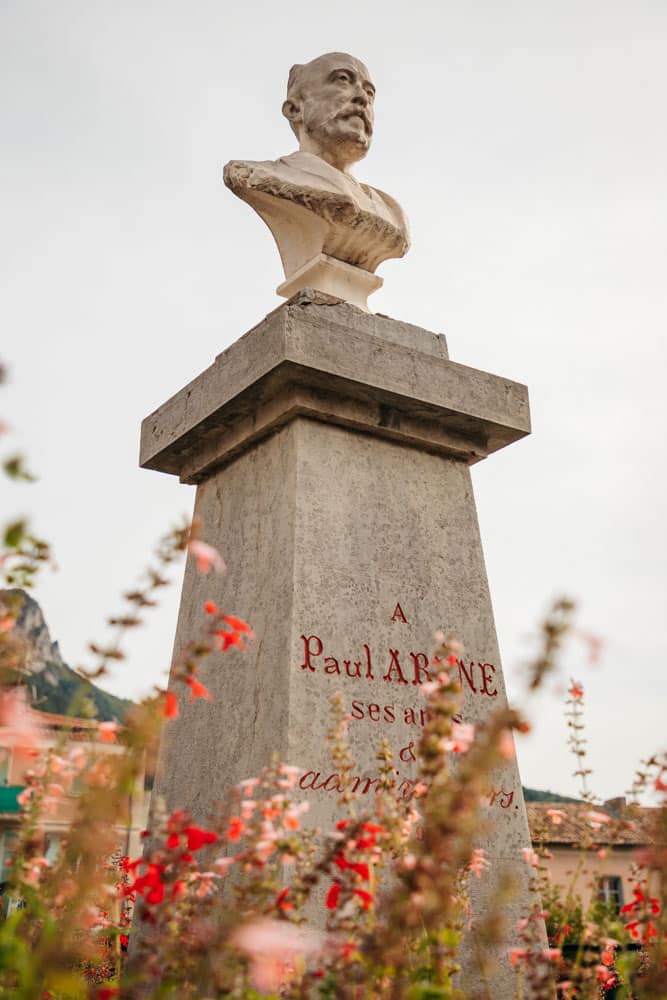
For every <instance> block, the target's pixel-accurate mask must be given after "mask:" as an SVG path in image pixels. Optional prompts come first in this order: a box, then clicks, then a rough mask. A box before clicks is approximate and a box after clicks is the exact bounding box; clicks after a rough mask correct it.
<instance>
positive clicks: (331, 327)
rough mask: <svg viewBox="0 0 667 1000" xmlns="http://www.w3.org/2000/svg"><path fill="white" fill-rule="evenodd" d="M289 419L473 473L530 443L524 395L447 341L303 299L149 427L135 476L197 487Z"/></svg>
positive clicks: (279, 312)
mask: <svg viewBox="0 0 667 1000" xmlns="http://www.w3.org/2000/svg"><path fill="white" fill-rule="evenodd" d="M296 417H305V418H311V419H314V420H319V421H324V422H326V423H330V424H337V425H339V426H342V427H347V428H349V429H352V430H356V431H359V432H361V433H366V434H373V435H376V436H379V437H383V438H386V439H389V440H394V441H397V442H400V443H403V444H406V445H410V446H412V447H416V448H419V449H421V450H426V451H430V452H436V453H441V454H445V455H448V456H450V457H454V458H457V459H459V460H461V461H463V462H465V463H467V464H472V463H474V462H478V461H480V460H481V459H483V458H486V457H487V455H490V454H491V453H493V452H494V451H497V450H499V449H500V448H503V447H505V446H506V445H508V444H511V443H512V442H513V441H517V440H519V439H520V438H522V437H524V436H525V435H527V434H529V433H530V414H529V405H528V390H527V389H526V387H525V386H523V385H521V384H519V383H517V382H511V381H509V380H507V379H504V378H500V377H498V376H496V375H490V374H488V373H486V372H482V371H478V370H477V369H475V368H469V367H466V366H465V365H460V364H457V363H456V362H453V361H450V360H449V359H448V355H447V347H446V343H445V338H444V337H443V336H442V335H438V334H434V333H431V332H429V331H427V330H423V329H421V328H420V327H414V326H411V325H410V324H406V323H401V322H399V321H396V320H392V319H389V318H387V317H383V316H378V315H372V314H371V315H369V314H367V313H364V312H362V311H361V310H360V309H357V308H355V307H354V306H350V305H347V304H344V303H341V302H339V301H337V300H334V299H330V298H328V297H326V296H322V295H321V294H320V293H314V294H313V293H303V292H302V293H300V294H299V295H298V296H296V297H295V298H294V299H292V300H290V301H289V302H287V303H285V304H284V305H281V306H280V307H279V308H278V309H276V310H275V311H274V312H272V313H270V314H269V315H268V316H267V317H266V318H265V319H264V320H263V321H262V322H261V323H259V324H258V325H257V326H256V327H254V328H253V329H252V330H250V331H248V333H246V334H245V335H244V336H242V337H241V338H240V339H239V340H237V341H236V342H235V343H234V344H232V345H231V346H230V347H229V348H227V350H225V351H223V352H222V353H221V354H220V355H219V356H218V357H217V358H216V360H215V361H214V362H213V364H212V365H211V366H210V367H209V368H207V369H206V370H205V371H204V372H202V374H201V375H199V376H198V377H197V378H196V379H195V380H194V381H193V382H191V383H190V384H189V385H187V386H185V388H183V389H181V390H180V392H178V393H176V395H175V396H172V398H171V399H169V400H168V401H167V402H166V403H164V404H163V405H162V406H160V407H159V408H158V409H157V410H155V411H154V412H153V413H152V414H150V416H148V417H146V419H145V420H144V421H143V424H142V432H141V453H140V464H141V465H142V467H143V468H149V469H156V470H159V471H161V472H167V473H171V474H173V475H178V476H179V477H180V479H181V481H183V482H187V483H198V482H201V481H202V480H203V479H205V478H206V477H207V476H208V475H210V474H211V472H212V471H213V470H215V469H216V468H219V467H221V466H222V465H225V464H226V463H228V462H230V461H232V460H233V459H234V458H236V457H238V455H240V454H242V453H243V452H244V451H245V450H247V449H248V448H250V447H252V446H253V445H254V444H255V443H256V442H258V441H259V440H261V439H262V438H265V437H267V436H269V435H271V434H272V433H274V432H275V431H277V430H279V429H280V428H281V427H283V426H285V424H287V423H289V422H290V421H291V420H293V419H295V418H296Z"/></svg>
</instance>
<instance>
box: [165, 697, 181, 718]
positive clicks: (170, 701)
mask: <svg viewBox="0 0 667 1000" xmlns="http://www.w3.org/2000/svg"><path fill="white" fill-rule="evenodd" d="M162 714H163V715H164V717H165V719H177V718H178V698H177V697H176V695H175V694H174V692H173V691H165V692H164V705H163V706H162Z"/></svg>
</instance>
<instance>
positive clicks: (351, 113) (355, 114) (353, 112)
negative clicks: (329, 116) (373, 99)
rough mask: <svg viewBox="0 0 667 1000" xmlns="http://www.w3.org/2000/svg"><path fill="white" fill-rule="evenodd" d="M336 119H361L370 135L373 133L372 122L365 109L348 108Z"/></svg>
mask: <svg viewBox="0 0 667 1000" xmlns="http://www.w3.org/2000/svg"><path fill="white" fill-rule="evenodd" d="M336 118H342V119H345V118H361V120H362V121H363V123H364V125H365V126H366V131H367V132H368V133H369V135H370V134H371V133H372V132H373V126H372V124H371V120H370V118H369V117H368V115H367V114H366V112H365V111H364V109H363V108H346V109H345V111H341V112H339V114H337V115H336Z"/></svg>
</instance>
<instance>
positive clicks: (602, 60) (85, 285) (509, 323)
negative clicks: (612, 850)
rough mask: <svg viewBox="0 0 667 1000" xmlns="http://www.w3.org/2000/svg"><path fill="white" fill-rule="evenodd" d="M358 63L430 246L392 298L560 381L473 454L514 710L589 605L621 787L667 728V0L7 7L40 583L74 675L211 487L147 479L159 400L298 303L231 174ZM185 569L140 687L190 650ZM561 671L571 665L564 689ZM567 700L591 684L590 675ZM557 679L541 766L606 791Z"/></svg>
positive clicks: (25, 500) (540, 772)
mask: <svg viewBox="0 0 667 1000" xmlns="http://www.w3.org/2000/svg"><path fill="white" fill-rule="evenodd" d="M331 50H343V51H349V52H351V53H352V54H354V55H357V56H359V57H360V58H362V59H363V60H364V61H365V62H366V64H367V65H368V66H369V68H370V71H371V75H372V77H373V79H374V81H375V84H376V86H377V92H378V96H377V114H376V128H375V139H374V145H373V149H372V151H371V153H370V155H369V156H368V158H367V159H366V160H365V161H364V162H363V163H362V164H360V165H359V169H358V176H359V177H360V179H361V180H365V181H368V182H369V183H371V184H373V185H375V186H377V187H380V188H382V189H383V190H385V191H388V192H389V193H391V194H392V195H393V196H394V197H395V198H397V199H398V200H399V201H400V202H401V204H402V205H403V206H404V208H405V209H406V211H407V214H408V216H409V218H410V222H411V229H412V240H413V246H412V249H411V251H410V253H409V255H408V256H407V257H406V258H405V259H404V260H402V261H392V262H387V263H386V264H384V265H382V267H381V269H380V273H381V274H382V275H383V277H384V279H385V286H384V288H383V289H382V290H381V291H380V292H379V293H377V294H376V295H375V296H374V297H373V299H372V307H373V308H374V309H375V310H376V311H378V312H383V313H386V314H388V315H390V316H393V317H395V318H397V319H404V320H408V321H410V322H412V323H417V324H420V325H422V326H424V327H426V328H428V329H430V330H435V331H438V332H443V333H445V334H446V335H447V338H448V343H449V349H450V355H451V357H452V358H453V359H454V360H456V361H459V362H462V363H465V364H469V365H472V366H474V367H477V368H482V369H485V370H487V371H490V372H494V373H496V374H498V375H503V376H506V377H508V378H511V379H514V380H516V381H520V382H525V383H526V384H527V385H528V386H529V388H530V394H531V406H532V414H533V428H534V430H533V435H532V437H531V438H529V439H527V440H525V441H523V442H520V443H518V444H515V445H513V446H512V447H511V448H508V449H507V450H505V451H502V452H500V453H498V454H496V455H494V456H492V457H491V458H490V459H489V460H488V461H486V462H484V463H482V464H481V465H478V466H476V467H475V468H474V472H473V476H474V483H475V488H476V495H477V502H478V509H479V516H480V522H481V529H482V536H483V539H484V545H485V554H486V560H487V567H488V573H489V579H490V584H491V592H492V596H493V600H494V605H495V609H496V624H497V629H498V634H499V639H500V645H501V649H502V651H503V658H504V665H505V672H506V678H507V682H508V687H509V692H510V696H511V698H512V699H513V700H514V701H515V702H516V703H520V704H528V703H527V702H526V699H525V684H524V679H523V673H522V669H521V667H522V663H523V662H524V661H525V660H526V658H527V657H528V656H529V654H530V650H531V640H532V638H533V637H534V634H535V630H536V627H537V625H538V623H539V620H540V617H541V616H542V614H543V612H544V610H545V608H546V607H547V606H548V604H549V601H550V599H551V598H552V597H553V596H554V595H557V594H560V593H567V594H569V595H572V596H573V597H574V598H576V599H577V601H578V602H579V605H580V621H581V625H582V627H583V628H585V629H586V630H588V631H590V632H593V633H596V634H599V635H600V636H601V637H602V638H603V640H604V644H605V645H604V652H603V659H602V663H601V664H600V665H599V666H598V667H595V668H593V667H589V666H587V665H586V664H585V662H584V660H585V657H584V655H583V650H582V649H581V648H579V647H578V646H575V647H573V648H572V650H571V651H570V652H569V653H568V656H567V658H566V662H565V664H564V678H565V679H566V678H567V676H568V675H569V673H570V672H574V671H576V674H577V676H578V677H580V678H581V679H582V680H583V681H584V684H585V686H586V692H587V700H588V719H589V737H590V741H591V763H592V766H593V767H594V768H595V771H596V774H595V777H594V781H593V784H594V787H595V789H596V791H597V792H598V793H599V794H600V795H601V796H603V797H610V796H612V795H615V794H619V793H622V792H623V790H624V789H625V788H627V786H628V785H629V784H630V781H631V778H632V773H633V768H634V765H635V763H636V761H637V760H638V759H639V757H640V756H642V755H645V754H647V753H650V752H652V751H653V750H655V749H657V748H659V747H660V746H662V747H664V745H665V743H666V742H667V739H666V732H667V726H666V725H665V708H666V705H667V679H666V678H667V671H666V669H665V667H666V664H665V659H666V657H665V648H666V646H667V639H666V632H665V626H664V617H663V616H664V614H665V611H664V608H665V599H666V597H667V594H666V588H665V561H666V560H665V557H666V555H667V553H666V552H665V547H666V546H665V530H664V522H665V517H666V513H667V504H666V500H667V497H666V492H667V491H666V489H665V482H666V475H665V460H666V454H665V446H664V438H665V422H666V421H665V418H666V412H665V410H666V405H665V388H664V386H665V374H666V371H665V369H666V366H665V355H666V349H665V341H666V339H667V338H666V334H667V329H666V326H667V323H666V314H667V310H666V306H667V280H666V265H667V137H666V131H665V95H666V94H667V6H666V5H665V3H664V0H654V2H651V0H633V2H632V3H630V2H627V0H624V2H619V0H551V2H540V0H522V2H513V0H506V2H504V3H502V4H500V3H497V2H495V0H489V2H486V3H484V2H480V0H465V2H464V0H439V2H438V3H435V2H433V3H429V2H426V0H413V2H411V3H405V2H401V3H395V2H390V0H383V2H381V3H380V2H377V3H376V2H368V0H357V2H356V3H355V4H353V5H348V6H341V5H339V4H333V3H329V4H326V5H325V4H319V3H317V2H314V0H292V2H290V3H286V4H278V3H275V0H274V2H268V0H255V2H254V3H252V4H232V3H228V2H224V0H218V2H197V0H187V2H186V0H178V2H167V0H165V2H161V3H158V2H148V0H114V2H113V3H112V2H101V0H79V2H72V0H58V2H53V0H43V2H32V0H14V2H13V0H2V2H1V3H0V143H1V144H2V149H1V151H0V177H1V181H2V191H1V192H0V199H1V203H0V218H1V223H0V280H1V282H2V296H1V302H0V324H1V325H0V345H1V354H2V357H3V359H4V360H5V362H6V363H7V364H8V365H9V366H10V368H11V376H12V384H11V386H10V387H9V389H7V390H4V391H3V392H2V395H1V396H0V408H1V410H2V413H1V414H0V415H1V416H2V417H3V418H4V419H5V420H6V421H8V422H9V423H11V425H12V428H13V434H12V436H11V438H9V437H7V438H6V439H5V442H4V448H3V449H2V452H3V454H6V453H8V452H9V451H10V450H12V451H13V450H16V449H17V448H21V449H23V450H24V451H25V452H26V453H27V454H28V455H29V457H30V464H31V467H32V468H33V469H34V470H35V471H36V472H37V473H38V475H39V477H40V480H39V483H38V484H37V485H34V486H18V485H17V486H10V487H6V486H5V485H4V484H3V486H2V492H3V502H2V519H3V521H4V520H6V519H7V518H9V517H10V516H12V515H13V514H16V513H27V514H29V515H30V516H31V517H32V518H33V523H34V527H35V529H36V530H38V531H39V532H40V533H42V534H44V535H46V536H47V537H49V538H51V539H52V540H53V542H54V545H55V550H56V556H57V559H58V563H59V566H60V568H59V571H58V572H57V573H55V574H51V573H46V574H45V575H44V578H43V580H42V581H41V582H40V584H39V586H38V588H37V591H36V595H35V596H36V597H37V599H38V600H39V601H40V602H41V604H42V607H43V610H44V613H45V615H46V616H47V619H48V622H49V625H50V627H51V631H52V634H53V636H54V638H57V639H58V640H59V641H60V644H61V648H62V652H63V655H64V656H65V658H66V660H67V661H68V662H70V663H72V664H74V663H77V662H80V660H81V658H82V656H83V655H84V649H85V643H86V640H87V639H89V638H92V637H101V636H103V635H104V631H103V622H104V617H105V615H106V614H107V613H108V612H113V611H115V610H117V609H118V606H119V605H118V600H117V596H116V595H117V594H118V593H119V592H120V591H121V590H122V589H123V588H124V587H126V586H127V585H128V584H131V583H132V582H133V579H134V577H135V575H136V574H137V573H138V572H139V570H140V569H141V568H142V566H143V565H144V564H145V562H146V560H147V556H148V553H149V550H150V547H151V543H152V541H153V540H154V539H155V538H157V536H158V535H159V534H160V533H161V532H162V531H163V530H164V529H165V528H167V527H169V525H170V524H171V523H173V522H174V521H175V520H176V519H177V518H178V517H179V516H180V515H181V514H189V513H190V511H191V507H192V502H193V491H192V489H191V488H190V487H187V486H179V485H178V484H177V483H176V482H175V481H174V480H173V478H171V477H167V476H164V475H161V474H159V473H155V472H146V471H141V470H139V469H138V468H137V453H138V439H139V426H140V422H141V419H142V418H143V417H144V416H145V415H146V414H148V413H149V412H150V411H152V410H153V409H154V408H155V407H156V406H157V405H159V404H160V403H162V402H163V401H164V400H165V399H166V398H167V397H168V396H170V395H171V394H172V393H174V392H175V391H176V390H178V389H179V388H180V387H181V386H182V385H184V384H185V383H186V382H187V381H189V380H190V379H191V378H193V377H194V376H195V375H197V374H198V373H199V372H200V371H201V370H202V369H203V368H205V367H206V366H207V365H208V364H210V363H211V361H212V360H213V358H214V357H215V355H216V354H218V353H219V352H220V351H221V350H222V349H224V348H225V347H226V346H228V345H229V344H230V343H231V342H232V341H233V340H235V339H236V338H237V337H239V336H240V335H241V334H243V333H244V332H245V331H246V330H247V329H249V328H250V327H251V326H253V325H255V323H257V322H258V321H259V320H260V319H261V318H262V317H263V316H264V315H265V314H266V313H267V312H269V311H270V310H271V309H272V308H274V307H275V305H277V303H278V300H277V299H276V297H275V293H274V289H275V287H276V285H277V284H278V283H279V282H280V281H281V280H282V272H281V269H280V263H279V258H278V254H277V252H276V250H275V247H274V245H273V243H272V240H271V238H270V236H269V234H268V231H267V230H265V228H264V226H263V223H262V222H261V221H260V220H259V219H258V218H257V217H256V216H255V215H254V213H252V211H251V210H250V209H249V208H248V207H247V206H246V205H244V204H243V203H242V202H240V201H239V200H238V199H236V198H234V197H233V196H232V195H231V193H230V192H228V191H227V190H226V188H225V187H224V185H223V184H222V180H221V174H222V165H223V164H224V163H225V162H226V161H227V160H229V159H232V158H237V159H267V158H274V157H276V156H278V155H280V154H284V153H287V152H291V151H292V150H293V148H294V140H293V136H292V133H291V131H290V129H289V127H288V125H287V123H286V122H285V120H284V119H283V118H282V117H281V114H280V107H281V103H282V100H283V98H284V90H285V84H286V79H287V73H288V70H289V68H290V66H291V65H292V64H293V63H295V62H303V61H305V60H308V59H310V58H313V57H314V56H316V55H319V54H320V53H322V52H326V51H331ZM179 586H180V584H179V585H177V586H175V587H174V588H173V592H172V593H171V595H170V597H169V598H168V599H167V600H166V601H165V604H164V606H163V608H162V609H161V610H160V611H159V612H157V613H156V614H155V615H154V616H153V622H154V623H153V625H152V627H151V628H150V629H146V630H145V632H144V633H143V634H141V635H139V634H137V635H135V636H134V637H133V641H132V643H131V646H130V651H131V654H132V655H131V666H130V667H125V668H123V669H122V670H120V671H119V672H118V673H117V675H116V677H115V678H114V680H113V684H112V686H113V689H114V690H115V691H116V692H118V693H121V694H125V695H130V696H133V695H137V694H139V693H140V692H142V691H144V690H146V689H147V688H148V687H149V686H150V684H151V683H154V682H155V681H158V680H160V679H161V677H162V676H163V671H164V670H165V669H166V668H167V667H168V665H169V657H170V653H171V644H172V641H173V634H174V627H175V620H176V612H177V602H178V590H179ZM561 688H562V683H561ZM561 693H562V692H561ZM559 697H560V695H559V693H558V692H557V691H555V690H554V688H553V685H552V687H551V689H550V691H549V692H548V694H545V695H544V696H543V697H542V698H541V699H540V700H539V701H538V702H536V703H532V704H529V712H530V714H532V716H533V718H534V719H535V721H536V733H535V735H534V736H533V737H530V738H529V739H528V740H524V741H523V744H522V746H521V749H520V765H521V772H522V777H523V780H524V783H525V784H528V785H530V786H533V787H539V788H547V787H549V788H555V789H557V790H559V791H561V792H565V793H575V792H576V787H577V786H576V782H575V780H574V779H573V778H572V777H571V772H572V770H573V769H574V766H573V764H572V761H571V759H570V758H568V756H567V754H566V751H565V739H566V731H565V726H564V723H563V720H562V713H561V708H560V702H559Z"/></svg>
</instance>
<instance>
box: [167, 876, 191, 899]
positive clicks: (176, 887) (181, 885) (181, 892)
mask: <svg viewBox="0 0 667 1000" xmlns="http://www.w3.org/2000/svg"><path fill="white" fill-rule="evenodd" d="M186 892H187V889H186V887H185V882H184V881H183V879H182V878H177V879H176V881H175V882H174V884H173V886H172V889H171V898H172V899H180V898H181V896H185V894H186Z"/></svg>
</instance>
